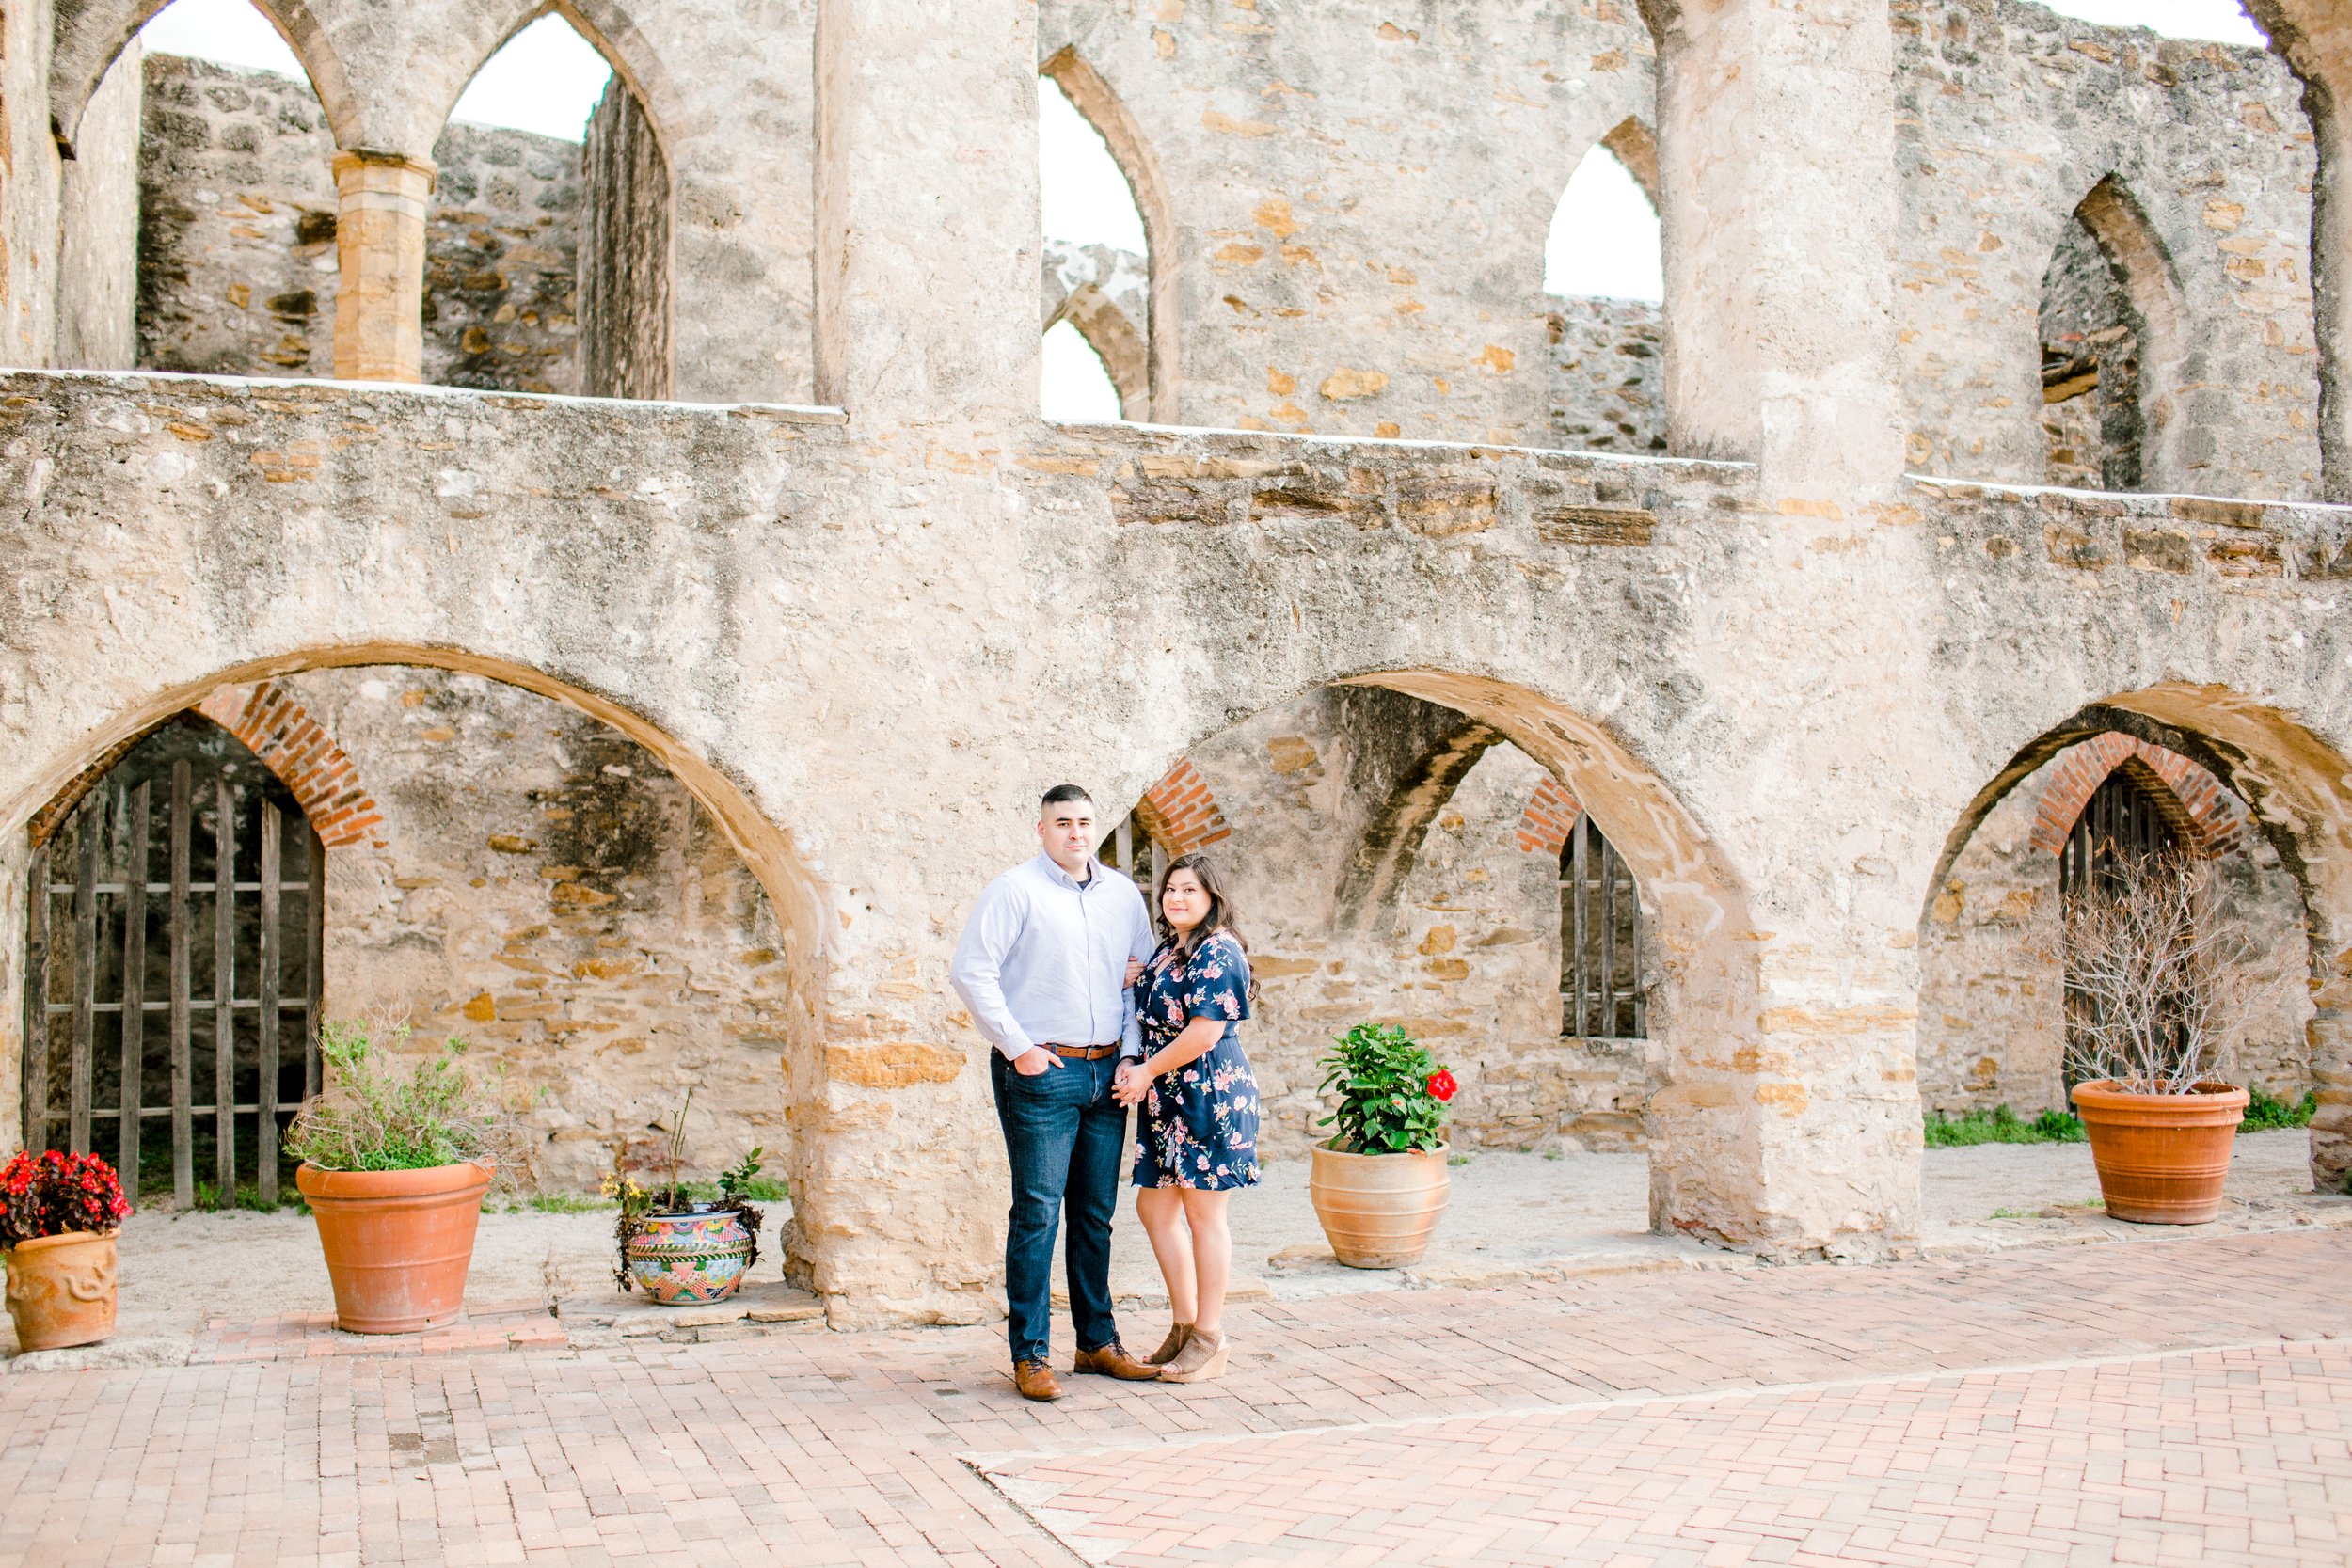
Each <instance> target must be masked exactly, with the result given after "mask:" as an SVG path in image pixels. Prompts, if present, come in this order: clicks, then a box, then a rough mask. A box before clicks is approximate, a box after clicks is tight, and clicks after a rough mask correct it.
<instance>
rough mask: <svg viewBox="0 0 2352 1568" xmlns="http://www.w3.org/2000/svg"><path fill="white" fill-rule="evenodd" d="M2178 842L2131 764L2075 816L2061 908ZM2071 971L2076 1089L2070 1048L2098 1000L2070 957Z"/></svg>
mask: <svg viewBox="0 0 2352 1568" xmlns="http://www.w3.org/2000/svg"><path fill="white" fill-rule="evenodd" d="M2159 787H2161V786H2159ZM2180 845H2181V837H2180V832H2179V830H2178V829H2177V828H2176V827H2175V826H2174V825H2173V823H2172V822H2171V821H2170V820H2169V818H2168V817H2167V816H2166V815H2165V813H2164V810H2163V808H2162V807H2161V806H2160V805H2159V804H2158V803H2157V800H2156V797H2155V795H2154V793H2153V791H2152V790H2151V789H2150V788H2149V787H2148V786H2147V785H2145V784H2142V783H2140V781H2139V780H2137V779H2136V778H2134V777H2132V773H2131V769H2130V768H2117V769H2116V770H2115V771H2114V772H2112V773H2109V774H2108V775H2107V776H2106V779H2104V780H2103V781H2101V783H2100V784H2099V787H2098V788H2097V789H2095V790H2093V791H2091V795H2090V800H2086V801H2084V802H2083V811H2082V815H2081V816H2077V817H2076V818H2074V827H2073V828H2072V829H2070V830H2068V832H2067V834H2066V843H2065V845H2064V847H2061V848H2060V849H2059V850H2058V899H2059V904H2060V907H2061V908H2069V909H2071V908H2072V907H2073V906H2074V901H2075V900H2076V899H2078V898H2080V897H2082V896H2083V895H2086V894H2088V893H2090V891H2091V890H2092V889H2094V888H2097V889H2100V890H2103V891H2107V892H2112V891H2113V890H2114V889H2115V888H2116V887H2117V886H2118V885H2119V884H2120V883H2121V881H2122V871H2123V868H2124V867H2125V866H2126V865H2129V864H2131V863H2134V862H2136V861H2143V860H2147V859H2149V858H2151V857H2152V856H2155V855H2166V854H2170V853H2171V852H2172V851H2174V850H2175V849H2178V848H2179V847H2180ZM2067 969H2068V973H2067V976H2066V996H2065V1003H2064V1006H2065V1010H2066V1036H2067V1044H2068V1046H2069V1048H2070V1049H2069V1050H2068V1051H2067V1052H2066V1053H2065V1056H2064V1059H2063V1062H2062V1064H2061V1066H2060V1068H2059V1072H2058V1076H2059V1079H2060V1081H2061V1082H2062V1083H2063V1084H2064V1085H2065V1086H2066V1087H2067V1088H2068V1089H2072V1088H2073V1087H2074V1085H2075V1084H2076V1083H2077V1082H2079V1075H2078V1074H2077V1073H2076V1072H2075V1070H2074V1051H2073V1049H2072V1047H2073V1046H2074V1044H2075V1043H2076V1042H2078V1041H2079V1040H2081V1039H2082V1038H2083V1037H2084V1033H2085V1027H2084V1025H2085V1021H2086V1020H2087V1019H2088V1018H2090V1017H2091V1016H2092V1009H2093V1007H2094V1006H2095V1004H2094V1003H2093V1002H2092V1001H2091V999H2090V997H2089V996H2088V995H2086V994H2084V992H2083V990H2082V988H2081V987H2080V986H2078V985H2076V984H2075V983H2074V973H2073V971H2074V965H2073V961H2072V959H2071V958H2070V959H2069V961H2068V965H2067Z"/></svg>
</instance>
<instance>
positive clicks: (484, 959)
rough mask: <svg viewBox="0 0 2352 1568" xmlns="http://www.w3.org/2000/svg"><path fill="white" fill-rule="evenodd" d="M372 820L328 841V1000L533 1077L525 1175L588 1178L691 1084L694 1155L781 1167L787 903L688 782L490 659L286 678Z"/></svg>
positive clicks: (704, 1163)
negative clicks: (469, 667)
mask: <svg viewBox="0 0 2352 1568" xmlns="http://www.w3.org/2000/svg"><path fill="white" fill-rule="evenodd" d="M278 685H279V687H280V688H282V689H284V690H285V691H286V692H288V693H289V694H290V695H291V696H292V697H293V698H294V701H296V702H297V703H298V704H300V705H301V706H302V708H303V709H304V710H305V711H306V712H307V713H309V715H310V717H311V718H312V719H313V720H315V721H317V722H318V723H319V724H320V725H321V726H322V727H323V728H324V729H325V730H326V732H327V733H328V734H329V735H331V736H334V737H335V739H336V741H337V742H339V743H340V744H341V745H342V749H343V750H344V752H347V753H348V754H349V756H350V758H351V761H352V764H353V767H354V770H355V772H356V775H357V780H358V784H359V786H360V787H364V788H365V789H366V790H367V791H368V792H369V794H370V796H371V797H372V798H373V800H374V802H375V806H376V810H377V812H378V813H379V814H380V816H381V820H380V822H378V823H377V824H376V825H375V826H374V827H373V829H372V830H371V831H370V832H368V834H367V836H366V837H365V838H363V839H362V840H361V841H359V842H358V843H355V844H352V845H349V846H346V847H337V848H333V849H330V850H329V852H328V856H327V903H326V1011H327V1016H328V1017H330V1018H342V1017H373V1016H391V1017H399V1018H405V1019H408V1020H410V1021H412V1022H414V1023H415V1025H416V1029H417V1043H418V1044H419V1045H420V1046H430V1045H433V1044H437V1042H438V1041H439V1040H440V1039H441V1038H443V1037H447V1036H452V1035H454V1036H456V1037H461V1038H463V1039H465V1040H467V1041H469V1043H470V1044H472V1045H473V1046H474V1047H475V1048H476V1050H477V1051H478V1052H479V1053H481V1055H482V1056H483V1057H484V1058H485V1059H487V1060H490V1061H496V1062H501V1063H503V1064H505V1065H506V1066H507V1067H508V1069H510V1070H511V1071H512V1072H513V1074H514V1075H515V1078H516V1081H517V1082H518V1083H520V1084H521V1085H524V1086H525V1087H527V1088H528V1089H529V1090H530V1091H531V1092H532V1094H533V1095H534V1097H536V1098H535V1106H534V1109H533V1110H532V1113H531V1115H530V1117H529V1121H530V1124H531V1126H532V1129H533V1131H534V1132H536V1134H537V1151H536V1154H535V1156H534V1159H533V1165H532V1170H531V1172H530V1173H529V1175H530V1178H531V1180H534V1181H536V1182H538V1183H540V1184H541V1185H543V1186H547V1187H550V1188H557V1189H569V1190H573V1191H587V1190H593V1189H594V1187H595V1186H596V1181H597V1180H598V1178H599V1176H600V1175H601V1174H602V1173H603V1171H604V1170H606V1169H607V1168H609V1166H610V1164H611V1163H612V1153H613V1150H614V1149H615V1148H616V1147H618V1146H620V1145H623V1144H628V1145H631V1146H636V1145H640V1144H642V1143H643V1142H644V1141H645V1140H646V1139H648V1138H651V1137H653V1136H655V1134H654V1133H653V1132H651V1131H650V1128H651V1126H652V1124H653V1123H654V1122H656V1121H658V1120H659V1121H666V1120H667V1118H668V1117H669V1116H670V1114H671V1113H672V1112H673V1111H674V1110H675V1107H676V1106H677V1104H678V1103H679V1101H680V1100H681V1099H682V1098H683V1096H684V1094H685V1092H686V1091H687V1090H688V1089H689V1088H691V1089H692V1090H693V1091H694V1099H693V1107H692V1111H691V1120H690V1122H689V1131H690V1133H691V1137H690V1142H689V1146H688V1150H687V1153H688V1157H689V1159H690V1161H691V1164H692V1165H693V1168H694V1172H695V1174H696V1175H697V1176H711V1175H715V1174H716V1173H717V1171H718V1170H719V1169H720V1168H721V1167H723V1166H724V1165H726V1164H732V1163H733V1162H734V1161H735V1160H736V1159H737V1158H738V1157H739V1156H740V1155H741V1154H742V1153H743V1152H744V1151H745V1150H746V1149H748V1148H751V1147H752V1146H754V1145H755V1144H760V1145H765V1146H766V1148H767V1149H768V1151H769V1157H770V1163H771V1166H772V1167H773V1168H774V1169H776V1170H779V1171H780V1170H782V1169H783V1168H784V1167H785V1165H786V1164H787V1159H788V1148H787V1145H788V1144H789V1141H790V1139H789V1135H788V1132H787V1129H786V1126H785V1120H784V1097H783V1094H782V1091H781V1088H780V1084H779V1076H778V1059H779V1056H780V1055H781V1053H782V1051H783V1038H782V1027H783V1025H782V1022H781V1009H782V1007H783V1006H784V999H785V992H784V974H785V968H784V964H783V960H782V954H781V951H780V947H779V936H778V932H777V929H776V923H775V917H774V915H773V913H772V912H771V911H770V909H769V907H768V900H767V897H766V895H764V894H762V893H761V891H760V888H759V884H758V882H757V881H755V879H753V877H752V875H751V873H750V872H749V871H748V870H746V869H745V867H744V864H743V862H742V860H741V858H740V857H739V855H737V854H736V853H735V851H734V849H733V848H732V847H730V846H729V845H728V844H727V842H726V840H725V838H724V837H723V835H722V834H721V833H720V832H718V830H717V829H716V827H715V826H714V824H713V822H712V820H711V818H710V816H709V814H708V813H707V812H706V811H704V810H703V809H702V808H701V807H699V806H698V805H696V804H695V802H694V800H693V798H692V797H691V795H690V794H689V793H688V792H687V790H686V788H685V786H684V785H682V784H679V782H678V781H677V780H676V778H675V777H674V776H673V775H672V774H671V773H670V772H669V770H668V769H667V768H663V767H662V766H661V764H660V762H658V761H657V760H655V758H654V757H653V756H651V755H650V754H649V753H647V752H645V751H644V749H643V748H641V747H639V746H637V745H635V744H634V743H632V742H631V741H629V740H628V738H627V737H626V736H622V735H621V734H620V733H619V732H618V731H615V730H613V729H612V728H611V727H610V726H608V725H606V724H604V723H601V722H599V721H596V720H595V719H591V718H589V717H588V716H587V715H585V714H583V713H580V712H579V711H577V710H575V709H573V708H569V707H566V706H564V705H561V704H559V703H555V702H551V701H549V700H548V699H547V698H545V697H540V696H535V695H533V694H532V693H530V692H528V691H523V690H520V689H516V688H515V687H512V686H506V685H501V684H500V683H497V682H493V681H488V680H485V679H483V678H482V677H481V676H478V675H466V674H453V673H448V672H446V671H439V670H430V669H420V668H416V667H398V666H363V667H359V668H357V669H345V670H329V671H313V672H310V673H302V674H295V675H289V676H285V677H282V678H281V679H280V680H279V681H278Z"/></svg>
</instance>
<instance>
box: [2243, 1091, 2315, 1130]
mask: <svg viewBox="0 0 2352 1568" xmlns="http://www.w3.org/2000/svg"><path fill="white" fill-rule="evenodd" d="M2318 1111H2319V1091H2318V1090H2317V1089H2306V1090H2304V1091H2303V1098H2302V1099H2300V1100H2297V1101H2284V1100H2280V1098H2279V1097H2278V1096H2276V1095H2274V1094H2272V1093H2271V1092H2270V1091H2269V1090H2267V1089H2265V1088H2264V1087H2263V1086H2262V1085H2260V1084H2249V1085H2246V1119H2245V1120H2244V1121H2242V1122H2239V1123H2238V1128H2237V1130H2238V1132H2239V1133H2240V1134H2244V1133H2248V1132H2276V1131H2280V1130H2283V1129H2285V1128H2290V1127H2309V1126H2310V1125H2311V1124H2312V1117H2313V1116H2315V1115H2316V1114H2318Z"/></svg>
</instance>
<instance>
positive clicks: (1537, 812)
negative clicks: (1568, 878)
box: [1519, 773, 1584, 856]
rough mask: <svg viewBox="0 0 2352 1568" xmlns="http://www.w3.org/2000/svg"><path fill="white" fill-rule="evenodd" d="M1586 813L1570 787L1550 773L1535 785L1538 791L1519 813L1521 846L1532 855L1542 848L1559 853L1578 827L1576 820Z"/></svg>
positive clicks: (1555, 853) (1555, 854)
mask: <svg viewBox="0 0 2352 1568" xmlns="http://www.w3.org/2000/svg"><path fill="white" fill-rule="evenodd" d="M1583 815H1584V808H1583V807H1582V806H1581V805H1579V804H1578V803H1577V799H1576V797H1575V796H1573V795H1571V794H1569V793H1568V786H1567V785H1565V784H1562V783H1561V782H1560V781H1559V780H1558V779H1555V778H1553V777H1552V776H1551V775H1550V774H1549V773H1547V774H1545V775H1544V780H1543V783H1541V784H1537V785H1536V786H1535V793H1534V796H1532V797H1531V798H1530V799H1529V800H1528V802H1527V809H1526V810H1525V811H1523V812H1521V813H1520V814H1519V847H1520V848H1521V849H1524V850H1526V851H1527V852H1528V853H1530V854H1533V853H1534V852H1535V851H1537V850H1541V851H1542V852H1543V853H1545V854H1547V855H1552V856H1557V855H1558V854H1559V853H1560V851H1561V850H1562V849H1563V848H1565V847H1566V846H1567V842H1568V834H1569V833H1570V832H1572V831H1573V830H1574V829H1575V827H1576V819H1577V818H1578V817H1580V816H1583Z"/></svg>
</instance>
